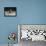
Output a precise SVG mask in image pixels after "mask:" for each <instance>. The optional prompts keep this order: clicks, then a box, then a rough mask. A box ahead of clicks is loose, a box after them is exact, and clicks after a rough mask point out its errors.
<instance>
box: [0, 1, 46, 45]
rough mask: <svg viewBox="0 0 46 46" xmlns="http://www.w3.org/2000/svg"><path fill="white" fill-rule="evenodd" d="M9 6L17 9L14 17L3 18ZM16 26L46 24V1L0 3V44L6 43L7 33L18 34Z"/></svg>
mask: <svg viewBox="0 0 46 46" xmlns="http://www.w3.org/2000/svg"><path fill="white" fill-rule="evenodd" d="M9 6H11V7H17V16H16V17H4V7H9ZM17 24H46V0H4V1H0V44H7V43H8V39H7V36H8V34H9V32H16V33H17V32H18V30H17ZM16 42H17V40H16Z"/></svg>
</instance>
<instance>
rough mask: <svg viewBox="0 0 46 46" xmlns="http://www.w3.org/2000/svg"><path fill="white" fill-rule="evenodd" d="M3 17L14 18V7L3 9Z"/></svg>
mask: <svg viewBox="0 0 46 46" xmlns="http://www.w3.org/2000/svg"><path fill="white" fill-rule="evenodd" d="M4 16H16V7H5V8H4Z"/></svg>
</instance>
